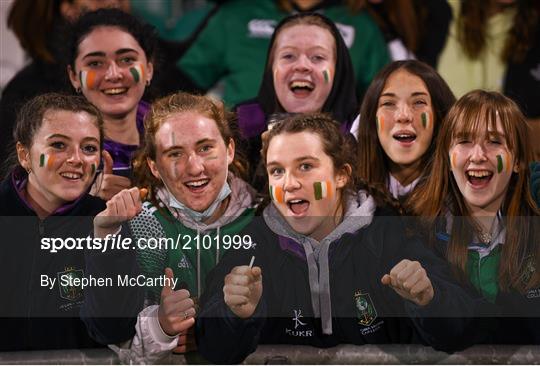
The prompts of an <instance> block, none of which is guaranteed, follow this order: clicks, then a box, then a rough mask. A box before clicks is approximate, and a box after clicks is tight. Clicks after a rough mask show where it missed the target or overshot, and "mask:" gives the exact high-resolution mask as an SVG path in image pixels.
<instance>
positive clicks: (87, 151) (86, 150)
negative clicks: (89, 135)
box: [82, 145, 99, 154]
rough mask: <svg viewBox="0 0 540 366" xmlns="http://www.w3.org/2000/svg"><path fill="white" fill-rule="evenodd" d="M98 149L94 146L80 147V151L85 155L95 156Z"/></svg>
mask: <svg viewBox="0 0 540 366" xmlns="http://www.w3.org/2000/svg"><path fill="white" fill-rule="evenodd" d="M98 150H99V148H98V147H97V146H96V145H85V146H83V147H82V151H83V152H84V153H85V154H95V153H97V152H98Z"/></svg>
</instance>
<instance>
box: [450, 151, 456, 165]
mask: <svg viewBox="0 0 540 366" xmlns="http://www.w3.org/2000/svg"><path fill="white" fill-rule="evenodd" d="M456 154H457V153H456V152H455V151H454V152H453V153H452V154H451V155H450V168H452V169H455V168H456V159H457V157H456Z"/></svg>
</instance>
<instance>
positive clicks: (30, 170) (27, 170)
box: [24, 167, 32, 175]
mask: <svg viewBox="0 0 540 366" xmlns="http://www.w3.org/2000/svg"><path fill="white" fill-rule="evenodd" d="M24 170H26V173H28V175H30V173H32V168H30V167H28V168H25V169H24Z"/></svg>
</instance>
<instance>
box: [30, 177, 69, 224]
mask: <svg viewBox="0 0 540 366" xmlns="http://www.w3.org/2000/svg"><path fill="white" fill-rule="evenodd" d="M23 195H24V197H25V198H26V200H27V201H28V203H29V204H30V207H32V209H33V210H34V212H35V213H36V215H38V217H39V218H40V219H44V218H46V217H47V216H49V215H51V214H52V213H53V212H54V211H56V210H57V209H58V208H59V207H60V206H62V204H63V202H61V201H58V200H54V199H48V198H47V197H45V195H44V194H43V193H42V192H40V191H38V190H37V189H35V188H34V185H33V184H32V183H31V178H30V177H28V183H27V184H26V189H25V190H24V191H23Z"/></svg>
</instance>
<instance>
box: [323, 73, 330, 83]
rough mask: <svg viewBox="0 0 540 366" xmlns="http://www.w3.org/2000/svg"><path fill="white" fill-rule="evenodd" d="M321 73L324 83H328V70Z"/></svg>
mask: <svg viewBox="0 0 540 366" xmlns="http://www.w3.org/2000/svg"><path fill="white" fill-rule="evenodd" d="M322 74H323V77H324V82H325V83H326V84H328V83H329V82H330V71H328V70H323V72H322Z"/></svg>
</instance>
